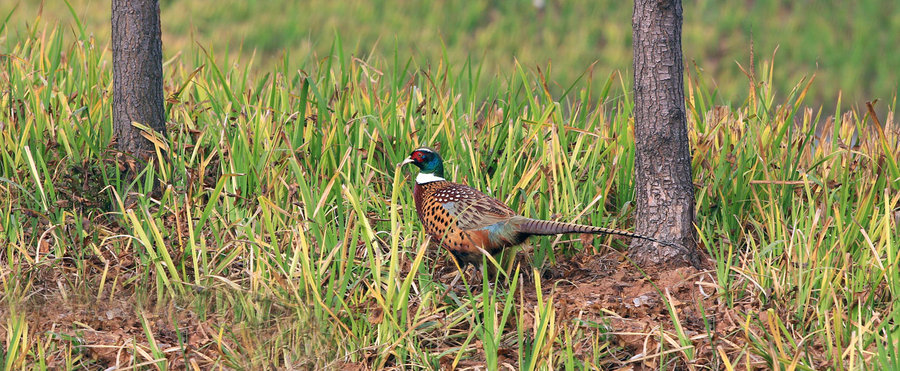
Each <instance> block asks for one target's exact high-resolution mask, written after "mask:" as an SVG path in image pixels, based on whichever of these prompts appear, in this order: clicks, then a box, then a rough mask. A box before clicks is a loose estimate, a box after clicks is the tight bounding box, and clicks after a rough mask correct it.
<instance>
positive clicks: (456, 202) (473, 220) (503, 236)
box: [399, 147, 671, 266]
mask: <svg viewBox="0 0 900 371" xmlns="http://www.w3.org/2000/svg"><path fill="white" fill-rule="evenodd" d="M406 164H413V165H415V166H416V167H418V168H419V169H420V171H419V174H418V175H417V176H416V185H415V188H414V189H413V195H414V198H415V201H416V214H418V216H419V221H421V222H422V224H423V225H424V226H425V232H426V233H428V234H429V235H431V236H432V238H434V239H435V240H436V241H440V243H441V245H443V246H444V247H445V248H446V249H447V250H449V251H450V252H451V253H452V254H453V257H454V258H455V259H456V260H457V262H458V263H459V264H460V265H465V264H472V265H474V266H478V265H479V264H480V263H481V259H482V256H481V254H482V251H485V252H487V253H489V254H491V255H496V254H498V253H500V252H501V251H502V250H503V249H505V248H507V247H511V246H515V245H518V244H520V243H522V242H525V240H526V239H528V237H530V236H544V235H554V234H561V233H588V234H613V235H619V236H625V237H631V238H640V239H645V240H649V241H653V242H657V243H661V244H664V245H671V244H670V243H668V242H663V241H659V240H657V239H654V238H651V237H647V236H641V235H637V234H634V233H630V232H626V231H620V230H616V229H609V228H602V227H593V226H587V225H580V224H571V223H561V222H555V221H549V220H539V219H531V218H526V217H524V216H521V215H518V214H516V212H515V211H513V210H512V209H511V208H510V207H509V206H506V205H505V204H503V203H502V202H500V201H498V200H495V199H494V198H491V197H490V196H488V195H486V194H484V193H481V192H479V191H478V190H476V189H474V188H472V187H469V186H467V185H464V184H458V183H453V182H449V181H447V180H446V179H444V164H443V161H442V160H441V156H440V155H439V154H438V153H437V151H435V150H433V149H431V148H428V147H421V148H418V149H416V150H415V151H413V152H412V153H411V154H410V155H409V158H407V159H406V160H404V161H403V162H402V163H400V165H399V166H401V167H402V166H403V165H406Z"/></svg>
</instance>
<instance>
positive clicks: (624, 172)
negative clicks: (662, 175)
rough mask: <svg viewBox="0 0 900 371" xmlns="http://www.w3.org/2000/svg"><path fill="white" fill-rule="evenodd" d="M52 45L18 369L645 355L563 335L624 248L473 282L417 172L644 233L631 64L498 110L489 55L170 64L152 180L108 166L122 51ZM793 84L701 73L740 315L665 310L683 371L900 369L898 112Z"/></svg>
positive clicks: (572, 361)
mask: <svg viewBox="0 0 900 371" xmlns="http://www.w3.org/2000/svg"><path fill="white" fill-rule="evenodd" d="M32 27H33V28H32V29H29V32H28V33H27V35H29V36H28V37H27V38H25V39H23V40H21V41H19V42H17V43H16V44H15V45H13V46H12V47H11V48H10V49H9V53H8V54H6V55H5V56H3V57H2V69H0V81H2V85H0V86H3V87H4V88H3V90H2V91H0V122H2V124H3V128H2V131H0V158H2V159H3V161H0V194H2V197H0V242H2V246H3V251H2V255H0V300H2V301H3V303H5V304H6V307H7V308H8V309H4V310H3V311H0V313H3V315H4V320H3V321H0V326H2V330H3V332H4V333H5V334H6V335H7V336H6V337H5V338H4V339H5V340H4V342H3V345H4V347H2V348H0V349H4V351H3V355H4V358H3V360H4V362H6V364H7V365H11V366H13V367H17V366H20V365H35V366H38V367H40V368H60V367H64V368H75V367H93V366H107V367H108V366H111V365H118V366H122V367H125V366H137V367H142V366H150V365H163V364H165V365H169V366H173V367H178V366H180V365H183V366H185V367H187V366H186V365H188V364H190V365H192V366H191V367H210V366H227V367H234V368H288V367H316V368H321V367H337V366H340V365H346V364H347V363H365V364H367V365H369V366H372V367H375V368H382V367H397V368H414V367H425V368H435V367H439V366H441V365H447V364H448V363H449V364H450V365H457V366H460V365H467V364H473V363H474V364H481V363H485V364H488V365H489V366H490V367H491V368H495V367H500V366H502V365H503V364H510V365H513V366H514V367H518V368H522V369H538V368H562V367H565V368H567V369H577V368H591V367H598V366H601V365H612V364H619V363H622V362H627V361H628V358H629V357H632V356H634V354H628V353H629V352H632V351H633V350H629V349H623V348H620V347H617V346H616V345H614V344H611V343H610V342H609V336H610V335H609V334H608V333H607V332H606V331H598V328H600V327H602V326H600V325H597V324H591V322H590V321H587V320H573V319H570V318H566V317H564V316H563V315H562V312H561V309H560V308H559V306H558V304H559V303H560V300H558V298H560V297H561V295H564V294H562V293H561V292H562V290H560V289H557V288H556V287H555V286H552V285H547V282H548V281H546V280H544V279H543V278H542V269H546V268H547V267H552V266H554V264H557V263H560V262H562V261H565V260H566V259H568V258H569V257H570V256H571V255H572V254H574V253H576V252H581V251H594V250H600V249H603V250H606V249H607V246H612V247H613V248H621V247H623V245H622V244H621V243H620V242H617V240H614V239H612V238H609V237H601V238H598V239H597V240H595V241H594V242H593V245H591V244H585V242H584V241H563V240H561V239H555V240H554V239H540V240H535V241H534V243H533V250H532V251H531V256H532V261H531V264H532V266H531V267H528V266H521V269H523V270H526V269H527V270H532V269H533V270H534V273H533V277H531V278H530V279H524V278H521V277H520V276H519V275H518V274H514V275H512V277H511V282H512V283H511V284H510V286H508V287H503V285H499V284H495V285H494V286H491V285H489V284H488V283H489V282H488V281H489V280H488V279H485V280H484V281H482V284H481V285H480V286H479V285H472V286H466V288H465V289H464V291H460V290H459V289H458V288H452V287H448V285H447V283H448V282H445V281H443V280H441V276H440V275H439V274H438V273H439V272H438V270H437V269H436V268H435V267H436V266H439V265H440V264H439V263H438V262H439V261H441V260H445V259H447V257H446V256H445V253H443V252H441V251H439V250H437V249H431V248H429V241H428V240H427V238H426V237H425V235H424V234H423V233H422V231H421V229H420V227H419V226H418V225H417V223H416V222H415V220H416V216H415V209H414V207H413V206H412V205H413V200H412V192H411V189H410V187H409V185H408V181H407V180H406V177H405V176H406V174H405V173H403V172H402V171H400V170H399V169H397V168H395V164H397V163H398V162H400V161H401V160H402V159H403V158H404V157H405V156H406V155H407V154H408V152H409V150H410V149H411V148H414V147H416V146H418V145H423V144H429V145H436V146H439V147H440V150H441V151H442V154H443V155H444V157H445V158H446V159H447V163H446V164H445V166H446V173H447V176H448V177H449V178H450V179H453V180H457V181H461V182H466V183H468V184H470V185H472V186H473V187H476V188H479V189H482V190H484V191H485V192H487V193H489V194H492V195H495V196H496V197H499V198H500V199H501V200H502V201H504V202H507V203H509V204H511V205H514V207H515V208H516V209H517V210H518V211H520V212H522V213H523V214H525V215H527V216H530V217H538V218H547V219H551V218H555V219H561V220H579V221H583V222H590V223H593V224H598V225H605V226H611V227H619V228H628V227H629V225H630V224H631V221H630V219H629V218H630V215H631V214H630V212H631V210H632V206H631V199H632V198H633V187H632V184H631V179H632V173H631V168H632V164H633V156H634V148H633V146H632V144H631V143H632V137H631V136H632V135H633V132H632V131H631V129H630V121H629V118H630V112H631V110H632V104H633V103H632V102H631V101H630V100H629V99H628V94H627V93H628V91H629V89H628V87H627V84H626V83H625V82H623V79H621V78H620V76H619V74H618V73H615V72H610V73H605V74H602V76H605V77H603V78H597V80H596V81H595V78H594V76H593V74H592V73H586V74H585V75H584V76H583V78H582V80H580V81H579V82H578V83H576V84H573V85H572V86H571V88H569V89H566V90H565V91H564V93H562V94H559V93H557V94H554V93H552V92H551V90H550V89H547V86H548V83H547V77H546V76H545V75H544V74H543V73H542V72H540V71H532V70H530V69H528V68H525V67H522V66H518V65H517V66H516V69H515V70H514V71H511V72H509V73H507V74H503V75H502V76H501V80H500V81H498V82H494V83H491V84H488V85H487V86H485V87H484V89H485V93H484V94H485V97H487V98H478V96H477V95H476V94H469V92H471V89H470V86H471V84H474V82H473V76H478V75H479V71H481V66H479V65H478V64H463V65H460V64H453V63H448V62H447V60H443V61H442V62H441V63H433V64H431V67H424V66H420V65H417V64H416V63H415V62H412V61H407V60H403V59H399V58H398V59H395V60H393V61H385V60H382V59H379V58H374V57H372V58H368V59H361V58H354V57H349V56H347V55H344V54H343V50H344V48H343V46H342V45H341V40H340V39H337V40H336V41H335V43H334V45H333V46H332V48H331V50H332V53H329V54H328V56H327V57H325V58H313V59H310V60H315V61H316V62H306V63H304V64H302V65H301V66H300V68H298V65H297V64H295V63H294V62H292V60H291V59H290V58H289V57H288V56H285V57H284V59H283V60H282V61H281V62H280V63H279V67H278V68H276V69H274V70H273V71H272V72H271V73H268V74H265V75H262V76H260V75H256V74H254V73H251V72H250V70H249V68H248V67H246V64H243V63H244V62H243V61H240V60H230V59H228V58H227V54H226V55H218V54H215V53H214V52H209V53H208V55H205V56H203V58H199V57H198V59H195V60H188V59H189V58H188V57H178V58H175V59H173V60H171V61H169V62H167V64H166V66H165V76H166V82H165V88H166V96H167V97H168V101H167V102H168V103H167V117H168V136H167V137H160V138H159V139H158V140H157V141H158V142H159V143H158V145H159V146H161V147H163V146H164V147H167V149H168V150H167V151H165V153H166V154H167V155H166V156H159V157H158V158H157V159H156V160H154V164H153V166H150V167H148V168H147V172H146V173H145V174H143V177H140V178H139V181H137V182H135V183H134V184H127V183H125V182H124V181H123V180H122V177H121V174H120V171H119V169H120V166H121V164H119V163H118V160H117V157H116V154H115V153H114V152H113V151H112V150H111V149H110V148H111V147H110V143H111V141H112V136H113V133H112V125H111V118H110V112H109V110H108V109H106V107H109V104H110V96H109V94H108V93H107V92H108V91H109V89H110V87H111V81H112V80H111V75H110V74H111V71H110V69H109V67H108V65H107V64H104V63H103V60H104V58H106V57H108V54H106V53H105V50H106V49H105V48H104V47H103V46H101V45H96V44H95V43H93V42H92V40H90V39H85V38H84V36H77V39H76V40H69V38H68V37H66V36H65V35H64V32H62V31H61V30H60V29H59V28H52V27H44V26H42V25H41V24H40V23H37V24H35V25H34V26H32ZM82 31H83V30H82ZM77 34H78V35H84V34H86V33H85V32H78V33H77ZM63 52H64V53H63ZM61 55H65V58H62V57H61ZM226 66H227V67H226ZM234 66H237V67H235V68H233V67H234ZM773 71H774V69H773V68H772V64H771V61H768V62H767V63H763V64H762V66H761V67H760V71H759V73H754V74H749V75H750V76H751V78H750V79H749V83H748V86H749V87H748V92H747V93H748V96H749V97H750V98H749V99H747V101H746V102H744V103H742V104H740V105H732V106H724V105H721V101H720V100H719V98H714V97H715V96H716V94H715V92H714V91H710V90H709V89H708V87H707V86H708V83H707V82H706V81H705V80H704V79H703V77H702V76H700V75H699V73H698V72H697V71H695V74H693V75H691V78H690V79H689V83H688V110H689V113H690V115H689V122H688V124H689V128H690V139H691V147H692V149H693V154H694V156H693V168H694V172H695V174H694V179H695V182H696V185H697V213H698V215H697V229H698V235H699V237H700V239H701V241H702V243H703V246H704V247H705V248H706V249H707V251H708V252H709V253H710V255H711V256H712V257H714V258H715V270H714V278H715V282H714V283H708V284H707V286H706V287H707V288H708V290H710V291H709V294H710V295H712V297H713V298H714V299H713V300H712V301H713V304H715V308H707V309H709V310H708V311H707V312H706V313H705V314H704V315H703V320H704V321H706V325H704V326H705V328H707V329H708V332H709V333H711V334H708V335H706V336H698V335H696V334H690V333H688V332H687V331H686V330H685V327H684V326H683V325H684V323H682V321H683V320H684V318H683V317H682V315H683V314H682V313H679V312H678V311H677V309H676V308H677V305H676V303H673V300H671V299H669V297H668V296H666V298H665V299H664V300H665V302H666V307H667V308H669V309H670V311H669V313H670V319H671V321H670V322H671V323H663V324H660V327H659V328H658V329H657V330H658V331H655V332H651V333H648V335H647V336H648V338H649V337H655V338H658V339H659V341H658V342H659V343H660V347H658V349H659V354H658V356H654V357H651V358H652V359H648V361H652V362H656V364H657V365H659V366H660V367H665V366H663V365H673V364H684V365H690V366H691V367H693V364H692V362H694V361H695V360H694V359H693V358H699V357H707V358H704V359H706V360H708V361H709V362H718V363H716V364H718V365H721V366H722V367H724V368H727V369H733V368H739V367H741V366H739V365H745V366H746V367H748V368H749V367H769V368H775V367H778V368H781V367H784V368H801V369H816V368H823V367H834V368H840V367H845V368H857V367H860V365H864V364H868V363H870V362H872V361H874V360H876V359H877V360H879V362H887V361H885V360H886V359H889V355H890V354H892V353H890V352H891V350H890V349H893V348H891V345H892V342H895V338H896V336H894V335H895V334H896V332H897V325H896V319H895V318H894V319H892V320H889V318H892V317H891V316H890V313H895V312H896V308H895V307H894V304H893V303H894V302H896V301H897V295H898V294H897V292H898V291H897V290H898V289H900V286H898V282H900V280H898V278H900V275H898V264H900V263H898V261H897V256H898V253H897V241H898V229H897V210H898V202H900V194H898V189H900V172H898V170H897V166H896V164H895V162H896V159H897V158H898V157H900V152H898V151H900V150H898V148H900V145H898V144H900V143H898V140H900V133H898V127H897V126H896V123H895V119H894V116H893V112H894V109H895V102H891V103H890V106H889V107H888V111H889V112H891V113H889V114H888V115H887V116H886V117H878V120H879V122H881V125H880V126H875V125H873V124H872V122H873V121H874V120H875V117H873V116H872V114H871V113H869V111H868V110H865V111H861V110H859V109H850V110H847V109H845V108H843V107H841V104H840V102H838V104H837V105H836V106H835V107H834V110H833V112H831V111H830V108H829V112H828V113H826V112H824V110H823V109H818V108H817V109H813V108H809V107H807V106H805V105H804V101H805V99H806V97H807V95H808V93H809V91H810V89H811V88H810V86H814V85H810V84H809V82H807V81H804V82H802V83H801V84H799V85H798V86H797V88H796V89H795V90H794V91H793V92H792V93H791V94H790V95H788V96H786V97H778V96H776V95H775V93H774V91H775V90H774V89H773V86H774V85H775V80H774V79H775V78H774V76H775V75H774V73H773ZM752 76H764V78H762V79H760V80H757V79H756V78H755V77H752ZM160 153H163V151H160ZM153 178H156V179H159V181H160V191H161V192H160V195H159V196H156V197H154V196H151V195H150V194H149V193H148V191H149V188H148V185H150V184H152V181H151V180H152V179H153ZM129 193H135V194H137V197H136V199H137V200H138V201H137V203H136V204H135V205H133V206H126V205H124V204H123V202H122V200H123V199H125V197H124V195H126V194H129ZM526 291H527V292H528V293H529V294H533V295H534V297H533V298H532V297H530V296H526V294H525V292H526ZM41 300H45V301H46V300H54V301H60V302H63V303H66V305H61V306H53V307H47V306H39V305H38V304H39V303H40V302H41ZM79 305H81V306H87V308H89V309H86V310H83V311H81V310H77V308H79ZM94 312H97V313H100V315H101V316H103V317H101V318H106V319H105V320H102V321H98V320H97V318H96V317H94V316H93V314H87V313H94ZM51 315H54V316H56V317H52V316H51ZM53 318H60V320H58V321H55V320H54V319H53ZM118 318H124V319H126V320H130V321H124V320H123V322H125V323H127V324H130V325H127V326H123V330H122V331H121V332H116V333H115V334H116V335H117V336H119V337H117V338H115V340H114V341H112V342H111V343H110V342H104V341H105V340H104V338H102V337H99V336H100V335H98V334H103V333H107V332H109V330H103V329H102V328H101V326H102V325H103V324H104V323H108V322H109V321H118ZM713 324H714V325H713ZM888 334H894V335H888ZM713 338H716V339H720V342H719V343H717V344H714V346H715V350H714V351H713V350H712V346H711V345H710V344H711V341H712V340H711V339H713ZM885 339H887V341H885ZM573 343H574V344H587V345H586V346H585V347H584V348H578V347H576V346H573V345H572V344H573ZM125 344H127V346H124V347H123V345H125ZM108 346H118V347H120V348H121V349H122V353H121V354H123V356H120V357H118V358H116V357H112V356H108V355H107V354H108V353H104V352H103V351H102V349H103V348H104V347H108ZM703 349H706V350H707V353H701V350H703ZM507 351H511V352H512V354H511V355H510V354H508V353H507ZM623 354H624V356H623ZM708 354H712V356H709V355H708ZM501 356H502V357H501ZM709 357H713V358H712V359H710V358H709ZM635 362H636V361H635ZM604 367H606V366H604Z"/></svg>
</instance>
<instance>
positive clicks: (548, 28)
mask: <svg viewBox="0 0 900 371" xmlns="http://www.w3.org/2000/svg"><path fill="white" fill-rule="evenodd" d="M70 3H71V5H72V9H73V10H74V11H75V13H76V14H77V15H78V16H79V18H80V19H81V20H82V21H83V23H84V25H85V29H86V30H87V34H88V35H91V36H93V37H95V38H96V40H97V45H99V46H105V45H106V44H107V42H108V39H109V37H108V35H109V2H108V1H100V0H71V1H70ZM531 3H532V2H531V1H527V0H524V1H516V2H509V1H502V2H495V1H489V0H475V1H466V2H455V1H385V0H374V1H328V0H310V1H300V2H297V1H287V0H267V1H259V0H249V1H248V0H195V1H175V0H168V1H165V0H164V1H161V12H162V14H161V19H162V29H163V44H164V48H163V49H164V50H163V52H164V53H165V54H166V55H167V56H169V57H171V56H175V55H179V54H187V55H188V56H193V55H196V54H202V52H201V51H200V48H199V46H202V47H204V48H206V49H210V50H214V51H215V52H216V55H218V56H220V57H222V58H220V60H219V64H220V65H221V66H222V67H223V68H224V69H230V68H231V67H232V63H225V62H224V60H225V58H224V56H226V55H228V56H230V62H234V61H235V60H237V59H238V57H242V59H241V62H240V63H239V64H240V65H241V66H247V65H248V64H249V63H248V61H249V60H250V59H251V57H252V58H253V59H254V61H255V63H253V64H252V67H251V68H252V69H253V70H254V71H255V72H259V73H265V72H268V71H271V70H273V69H274V68H275V67H276V66H279V65H280V63H281V60H282V55H283V54H284V51H285V50H287V51H288V52H289V54H290V55H291V56H292V60H293V61H294V62H295V63H297V65H296V66H294V68H292V69H291V71H293V70H294V69H295V68H296V67H298V66H300V65H311V64H315V63H316V61H317V60H318V59H320V58H323V57H325V56H327V55H329V54H330V52H331V46H332V44H333V43H334V37H335V35H336V34H337V35H340V36H341V37H342V38H343V41H344V42H343V45H342V49H343V51H344V53H345V54H346V55H348V56H350V55H353V56H356V57H359V58H361V59H363V60H368V59H369V57H376V58H379V59H380V58H384V59H386V60H391V59H393V58H394V56H395V54H396V55H397V56H398V57H399V59H400V60H402V61H406V60H407V59H409V58H415V60H416V61H417V64H418V65H420V66H429V65H433V64H435V63H438V61H440V60H442V59H446V60H447V62H448V63H449V64H450V65H453V66H457V65H462V64H465V63H467V62H469V61H471V62H474V63H475V64H480V65H482V66H483V67H484V71H483V73H482V74H481V76H480V78H479V79H478V82H479V83H480V84H481V86H483V85H486V84H489V83H490V82H491V81H494V80H498V79H499V80H502V79H503V77H504V76H508V75H510V74H512V73H514V72H515V69H516V61H518V62H519V63H520V64H521V65H522V66H523V67H524V68H526V69H528V70H533V69H535V68H536V67H541V68H542V69H543V70H544V71H545V72H547V71H548V70H549V73H548V75H549V81H551V83H550V84H549V85H550V88H551V89H553V92H554V93H557V94H559V93H561V92H562V91H564V89H565V88H568V87H569V86H570V85H571V84H573V83H574V82H575V81H576V79H577V78H578V77H579V76H581V75H582V74H583V73H584V72H585V71H586V70H587V69H588V67H589V66H591V64H593V63H595V62H596V63H597V64H596V67H595V69H597V70H600V71H604V72H603V74H602V75H603V76H604V77H605V75H606V73H607V71H611V70H621V71H623V73H625V75H628V74H630V72H628V71H629V70H630V68H631V6H632V5H631V2H622V1H601V2H596V1H591V0H566V1H560V0H556V1H547V2H546V3H547V6H546V7H545V8H544V10H543V11H539V10H538V9H537V8H535V7H534V6H533V5H532V4H531ZM41 4H43V13H42V14H43V18H44V24H47V25H53V24H56V23H59V24H61V25H63V30H64V32H65V33H66V34H68V35H69V36H71V35H72V33H73V31H72V27H74V26H75V25H74V23H73V22H72V18H73V17H72V15H71V13H70V10H69V8H68V7H67V6H66V3H65V2H64V1H63V0H43V1H36V0H35V1H22V0H7V1H3V2H2V3H0V17H3V16H5V15H7V14H9V12H10V11H11V10H12V9H14V8H17V9H16V11H15V13H12V14H13V16H12V18H11V20H10V22H9V26H8V27H9V28H10V30H9V31H8V36H9V38H7V43H9V42H10V41H12V42H13V43H15V40H18V39H19V38H20V37H22V36H25V35H24V34H25V31H24V30H25V25H27V24H28V23H29V22H32V21H33V20H34V19H35V18H36V17H37V15H38V13H39V9H40V7H41ZM684 8H685V13H684V36H683V38H684V41H683V44H684V56H685V60H686V61H687V62H688V63H691V64H693V63H696V65H697V66H698V67H699V68H701V69H702V70H703V73H704V75H705V76H706V78H707V79H709V80H708V81H709V82H710V87H712V88H713V89H714V90H713V93H715V94H714V95H715V96H714V98H713V100H714V101H715V102H716V103H717V104H734V105H740V104H742V103H743V102H744V100H745V99H747V90H746V88H745V83H744V82H745V81H746V77H745V76H744V73H743V72H742V71H741V69H740V67H739V66H738V63H740V64H741V65H743V66H744V67H745V68H750V64H751V63H752V62H751V61H750V50H751V45H753V49H754V51H755V54H756V55H757V58H759V59H760V60H764V59H770V58H771V56H772V55H773V54H775V53H776V50H777V54H775V55H776V57H775V63H776V65H777V66H778V67H777V68H776V69H775V71H774V73H775V76H774V79H773V83H774V84H775V85H774V86H773V89H774V91H775V92H776V93H777V95H776V96H777V97H778V99H781V100H784V99H787V94H788V93H790V90H791V89H792V88H793V86H794V84H795V83H796V82H797V81H800V80H801V79H802V78H810V77H812V76H813V75H814V74H815V76H816V84H815V85H814V87H813V88H812V89H811V90H810V91H809V93H808V96H807V100H806V103H807V104H809V105H810V106H812V107H814V108H818V107H819V106H822V105H824V106H831V105H833V103H834V102H836V101H837V99H838V96H839V95H841V96H842V100H843V101H844V103H845V104H846V105H847V106H854V107H857V108H860V107H864V103H865V102H866V101H871V100H873V99H881V100H891V99H893V97H894V96H895V95H897V92H898V88H900V86H898V81H900V52H898V51H897V48H896V44H897V38H896V36H895V35H898V34H900V16H898V14H900V5H898V3H897V2H895V1H890V0H865V1H854V2H834V1H826V0H809V1H778V0H755V1H727V2H721V1H708V0H698V1H687V2H685V3H684ZM0 37H2V36H0ZM0 41H2V39H0ZM2 44H3V43H0V45H2ZM0 47H2V46H0ZM760 56H761V58H760ZM298 62H304V63H302V64H301V63H298ZM435 67H436V66H435ZM882 113H883V112H882Z"/></svg>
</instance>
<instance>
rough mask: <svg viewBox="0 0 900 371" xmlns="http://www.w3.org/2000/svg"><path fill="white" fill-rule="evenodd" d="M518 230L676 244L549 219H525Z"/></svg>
mask: <svg viewBox="0 0 900 371" xmlns="http://www.w3.org/2000/svg"><path fill="white" fill-rule="evenodd" d="M519 230H520V232H522V233H525V234H529V235H539V236H545V235H553V234H561V233H588V234H612V235H617V236H625V237H631V238H639V239H642V240H647V241H653V242H657V243H661V244H663V245H669V246H678V245H675V244H672V243H670V242H665V241H660V240H657V239H655V238H652V237H647V236H642V235H639V234H634V233H631V232H626V231H622V230H618V229H612V228H603V227H594V226H589V225H581V224H573V223H562V222H554V221H550V220H539V219H526V220H525V221H524V222H522V224H520V225H519Z"/></svg>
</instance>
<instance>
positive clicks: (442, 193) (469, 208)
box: [434, 184, 516, 230]
mask: <svg viewBox="0 0 900 371" xmlns="http://www.w3.org/2000/svg"><path fill="white" fill-rule="evenodd" d="M434 197H435V198H436V199H437V200H438V201H439V202H441V203H442V205H443V207H444V209H446V210H447V211H448V212H449V213H450V215H451V216H452V217H454V218H456V225H457V226H459V228H460V229H463V230H471V229H482V228H486V227H489V226H491V225H494V224H497V223H500V222H505V221H508V220H509V219H510V218H512V217H513V216H515V215H516V213H515V212H514V211H513V210H512V209H510V208H509V206H506V205H504V204H503V203H502V202H500V201H497V200H495V199H494V198H492V197H490V196H488V195H486V194H484V193H481V192H479V191H478V190H476V189H474V188H472V187H469V186H465V185H462V184H454V185H453V186H450V187H445V188H443V189H441V190H439V191H437V192H435V194H434Z"/></svg>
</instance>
